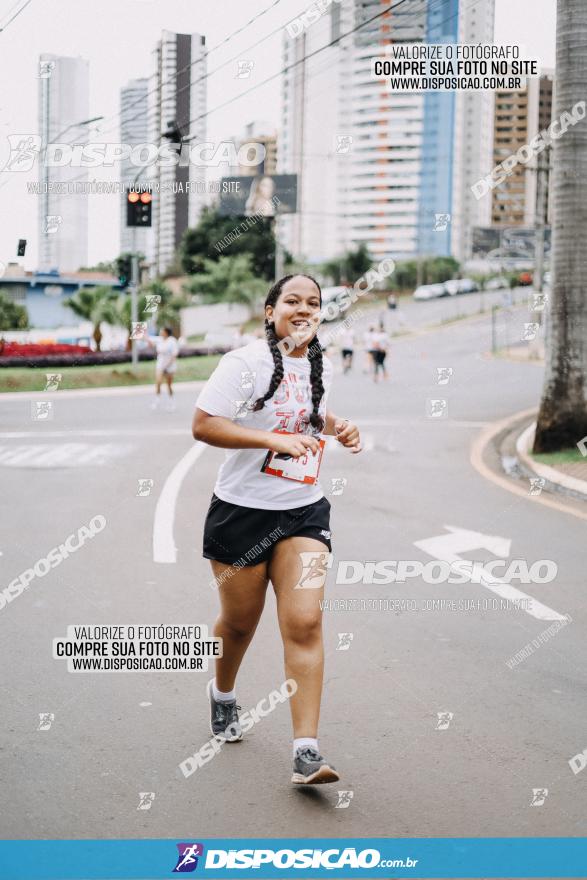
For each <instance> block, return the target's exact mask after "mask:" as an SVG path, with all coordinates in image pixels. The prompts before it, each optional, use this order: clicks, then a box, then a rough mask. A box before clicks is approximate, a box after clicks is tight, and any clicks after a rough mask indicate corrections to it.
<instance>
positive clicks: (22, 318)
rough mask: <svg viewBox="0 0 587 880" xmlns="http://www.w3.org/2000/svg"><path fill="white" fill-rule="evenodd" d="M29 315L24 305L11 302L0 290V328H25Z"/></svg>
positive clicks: (27, 324) (26, 327)
mask: <svg viewBox="0 0 587 880" xmlns="http://www.w3.org/2000/svg"><path fill="white" fill-rule="evenodd" d="M28 326H29V316H28V312H27V310H26V308H25V307H24V306H20V305H18V303H15V302H13V301H12V300H11V299H10V298H9V297H8V296H7V295H6V294H5V293H4V292H3V291H0V330H27V329H28Z"/></svg>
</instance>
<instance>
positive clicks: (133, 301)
mask: <svg viewBox="0 0 587 880" xmlns="http://www.w3.org/2000/svg"><path fill="white" fill-rule="evenodd" d="M130 266H131V272H130V320H131V327H133V326H134V327H136V324H137V321H138V320H139V300H138V287H139V258H138V256H137V230H136V226H133V229H132V256H131V260H130ZM137 342H138V340H137V339H132V340H131V350H132V365H133V368H134V367H136V366H137V364H138V362H139V349H138V345H137Z"/></svg>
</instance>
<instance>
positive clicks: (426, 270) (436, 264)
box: [423, 257, 460, 284]
mask: <svg viewBox="0 0 587 880" xmlns="http://www.w3.org/2000/svg"><path fill="white" fill-rule="evenodd" d="M459 269H460V263H459V262H458V260H455V258H454V257H428V258H427V259H426V260H424V261H423V278H424V284H442V282H443V281H448V280H449V279H450V278H454V277H455V275H457V274H458V272H459Z"/></svg>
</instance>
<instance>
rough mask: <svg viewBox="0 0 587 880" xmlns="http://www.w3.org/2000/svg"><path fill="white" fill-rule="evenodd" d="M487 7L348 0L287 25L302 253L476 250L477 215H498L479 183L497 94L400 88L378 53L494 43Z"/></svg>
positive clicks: (292, 244) (288, 98)
mask: <svg viewBox="0 0 587 880" xmlns="http://www.w3.org/2000/svg"><path fill="white" fill-rule="evenodd" d="M475 7H476V10H477V11H475V10H474V9H472V8H470V4H467V2H466V0H440V2H439V0H405V2H404V3H402V4H401V6H397V7H396V8H395V9H392V10H389V11H387V12H386V13H383V14H381V10H382V5H381V2H380V0H341V2H339V3H333V4H332V5H331V6H330V7H329V8H328V11H327V12H326V13H325V14H323V15H322V16H321V18H320V19H319V20H318V21H316V22H315V23H313V24H311V25H310V26H308V27H306V28H304V29H302V28H294V29H293V30H292V33H291V34H290V33H286V36H285V38H284V61H285V66H286V68H287V70H286V73H285V75H284V109H283V126H282V128H283V136H282V140H280V146H279V157H278V168H279V171H280V172H281V173H297V174H298V213H297V214H296V215H293V216H290V217H286V216H284V217H282V218H280V230H281V234H282V238H283V242H284V244H285V246H286V247H287V248H288V249H289V250H291V251H292V252H293V253H294V254H296V255H298V256H304V257H306V258H307V259H308V260H310V261H321V260H324V259H331V258H333V257H336V256H338V255H340V254H341V253H343V252H344V251H345V250H347V249H349V248H354V247H356V246H357V245H358V244H361V243H365V244H366V245H367V246H368V248H369V251H370V252H371V254H372V256H373V257H374V258H375V259H376V260H377V259H382V258H383V257H389V256H392V257H393V258H394V259H402V258H409V257H414V256H416V255H417V254H421V255H436V254H450V253H451V252H453V253H455V255H456V256H459V257H460V256H464V253H465V250H466V247H467V246H468V235H467V231H466V229H467V223H468V222H469V221H470V219H471V218H473V219H476V218H477V215H480V214H482V213H483V212H484V211H485V212H486V214H487V218H488V217H489V211H490V206H489V204H486V205H482V206H481V207H479V206H477V203H476V202H475V198H474V195H473V193H472V192H471V191H470V186H471V184H472V183H473V182H474V181H475V180H476V179H478V177H480V176H482V173H483V174H485V173H487V170H488V169H490V167H491V165H490V164H489V163H490V162H491V149H492V136H491V129H492V126H491V123H492V117H491V111H492V106H493V104H492V96H491V95H489V96H487V95H486V94H485V93H479V92H476V93H474V94H471V95H465V93H457V92H410V91H396V92H393V91H391V90H390V88H389V85H388V83H387V82H386V81H384V80H381V79H379V80H374V79H373V78H372V76H371V61H372V59H373V57H375V56H381V55H383V54H384V53H385V52H386V50H388V47H389V46H390V45H391V44H392V43H393V44H396V45H397V44H399V43H404V44H405V43H418V42H427V43H436V42H443V43H449V42H450V43H456V42H459V41H460V42H481V43H489V42H492V40H493V14H494V0H481V2H480V3H477V4H475ZM361 25H363V26H361ZM357 28H359V29H358V30H357ZM294 34H295V35H294ZM344 34H348V35H347V36H342V35H344ZM340 37H342V38H341V39H339V38H340ZM333 40H336V41H337V42H336V43H335V44H334V45H332V46H330V47H329V48H328V49H325V50H324V51H323V52H319V53H318V54H314V53H316V50H318V49H320V48H321V47H323V46H325V45H328V44H329V43H330V42H332V41H333ZM308 56H310V57H308ZM303 59H305V60H303ZM465 97H466V98H467V99H469V98H470V99H471V100H465ZM488 114H489V118H488V120H487V119H486V117H487V116H488ZM481 123H483V124H481ZM457 155H458V156H459V157H460V163H461V164H460V166H458V163H457V161H456V157H457ZM457 166H458V167H457ZM475 175H476V176H475ZM437 214H442V215H450V217H451V221H452V225H451V221H447V222H445V223H444V224H437V223H436V215H437Z"/></svg>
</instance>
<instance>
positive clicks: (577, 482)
mask: <svg viewBox="0 0 587 880" xmlns="http://www.w3.org/2000/svg"><path fill="white" fill-rule="evenodd" d="M535 430H536V422H534V421H533V422H532V423H531V424H529V425H527V426H526V427H525V428H524V430H523V431H522V432H521V433H520V434H519V435H518V438H517V440H516V452H517V454H518V457H519V460H520V463H521V465H522V467H523V468H525V469H526V470H527V471H530V472H531V473H532V475H533V476H534V477H536V478H539V479H543V480H545V481H546V484H549V485H550V486H552V487H553V488H554V489H555V491H557V490H558V491H562V492H564V493H565V494H568V493H570V494H572V495H573V496H574V497H579V498H581V500H584V501H587V457H585V458H584V459H583V460H582V461H572V462H559V463H551V464H544V463H543V462H540V461H536V459H535V458H534V457H533V456H532V455H531V453H530V450H531V448H532V444H533V442H534V432H535Z"/></svg>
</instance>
